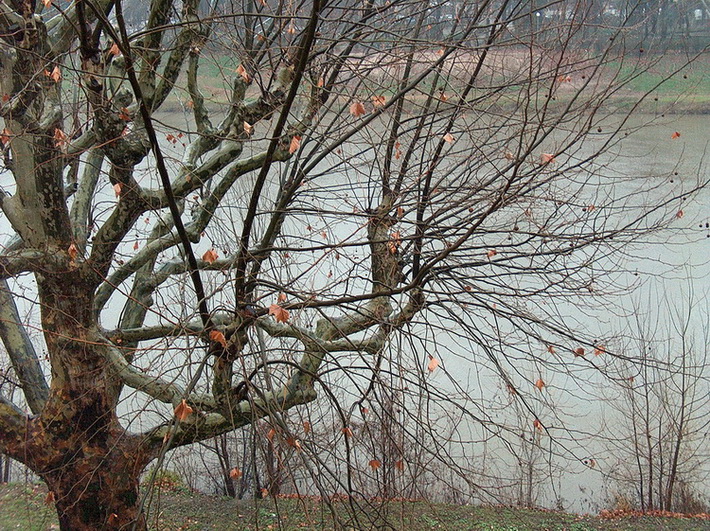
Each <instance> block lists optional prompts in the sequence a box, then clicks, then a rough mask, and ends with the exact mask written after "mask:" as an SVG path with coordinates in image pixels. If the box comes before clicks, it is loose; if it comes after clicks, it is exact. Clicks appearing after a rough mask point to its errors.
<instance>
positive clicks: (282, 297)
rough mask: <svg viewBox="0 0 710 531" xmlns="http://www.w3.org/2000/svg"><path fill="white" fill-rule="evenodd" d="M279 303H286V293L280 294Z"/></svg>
mask: <svg viewBox="0 0 710 531" xmlns="http://www.w3.org/2000/svg"><path fill="white" fill-rule="evenodd" d="M276 300H277V301H279V302H286V294H285V293H283V292H282V293H279V296H278V297H277V298H276Z"/></svg>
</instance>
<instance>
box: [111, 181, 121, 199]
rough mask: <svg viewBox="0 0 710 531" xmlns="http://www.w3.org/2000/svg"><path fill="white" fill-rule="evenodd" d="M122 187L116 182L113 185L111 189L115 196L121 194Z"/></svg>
mask: <svg viewBox="0 0 710 531" xmlns="http://www.w3.org/2000/svg"><path fill="white" fill-rule="evenodd" d="M122 188H123V186H122V185H121V183H116V184H114V185H113V191H114V192H115V194H116V197H118V196H120V195H121V189H122Z"/></svg>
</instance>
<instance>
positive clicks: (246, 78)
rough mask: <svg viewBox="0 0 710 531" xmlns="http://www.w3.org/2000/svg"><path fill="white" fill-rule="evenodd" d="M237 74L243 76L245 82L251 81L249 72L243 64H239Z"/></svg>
mask: <svg viewBox="0 0 710 531" xmlns="http://www.w3.org/2000/svg"><path fill="white" fill-rule="evenodd" d="M237 74H239V75H240V76H241V77H242V79H243V80H244V82H245V83H249V74H248V73H247V71H246V68H244V67H243V66H242V65H239V66H238V67H237Z"/></svg>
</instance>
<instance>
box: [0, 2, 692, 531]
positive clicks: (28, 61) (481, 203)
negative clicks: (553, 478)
mask: <svg viewBox="0 0 710 531" xmlns="http://www.w3.org/2000/svg"><path fill="white" fill-rule="evenodd" d="M585 5H586V4H585V3H584V2H579V3H572V4H569V3H565V4H562V3H553V4H550V5H549V6H548V7H554V6H557V8H558V9H559V10H563V11H564V16H555V17H549V18H548V17H547V16H542V17H540V16H537V17H536V16H535V15H538V14H539V13H536V12H535V10H534V9H533V6H531V5H530V4H529V3H518V2H513V1H509V0H503V1H499V2H491V1H487V0H484V1H476V2H466V1H464V2H461V3H460V6H459V7H458V8H457V11H456V13H455V14H454V15H451V16H449V15H450V14H449V13H448V11H447V10H444V9H443V7H445V6H444V4H442V3H436V2H426V1H425V2H423V3H422V2H413V1H411V0H394V1H391V2H387V3H382V2H374V1H371V0H366V1H365V2H363V3H355V2H351V1H340V0H333V1H329V0H312V1H308V2H300V3H298V2H289V3H285V2H282V3H278V4H277V3H274V2H271V1H270V0H262V1H258V2H243V3H242V2H235V3H229V4H228V3H225V2H219V3H216V2H215V3H213V4H209V5H207V4H206V5H200V4H199V2H197V1H196V0H185V1H183V2H173V1H172V0H151V2H150V6H149V10H148V14H147V18H146V19H145V21H144V23H143V24H136V23H134V24H132V25H129V24H127V23H126V22H125V18H126V17H125V15H124V9H123V6H122V3H121V1H120V0H118V1H114V0H76V1H75V2H73V3H71V4H69V5H65V4H51V3H49V2H45V3H36V2H33V1H29V0H7V1H6V0H1V1H0V38H2V40H3V47H2V49H1V50H0V61H1V63H0V65H1V69H0V95H1V96H2V102H1V103H0V106H1V107H0V115H1V116H2V119H3V122H4V128H3V130H2V136H1V137H0V141H1V142H2V151H3V161H4V170H3V173H2V179H3V181H2V182H3V184H2V186H3V190H2V195H1V196H0V206H1V207H2V212H3V213H4V220H3V223H4V224H5V225H4V226H5V227H6V228H4V229H3V230H4V231H7V232H9V234H8V238H9V239H8V241H7V242H6V243H5V245H4V246H3V248H2V251H1V252H0V275H1V276H2V285H1V286H0V296H1V297H2V304H1V305H0V336H1V337H2V340H3V342H4V345H5V347H6V349H7V355H8V357H9V360H10V362H11V364H12V367H13V371H14V378H15V379H16V380H17V382H18V383H19V385H20V387H21V389H22V391H23V393H24V400H25V404H26V407H27V409H28V410H29V412H28V411H25V410H24V409H23V404H16V403H13V402H11V401H10V400H8V399H6V398H5V397H0V449H2V451H3V452H4V453H6V454H7V455H9V456H11V457H12V458H14V459H17V460H19V461H21V462H23V463H24V464H25V465H27V466H28V467H29V468H30V469H31V470H33V471H34V472H35V473H36V474H38V475H39V476H40V477H41V478H42V479H43V480H44V481H45V482H46V484H47V485H48V487H49V489H50V492H51V495H50V496H51V498H52V499H54V501H55V503H56V507H57V510H58V514H59V521H60V525H61V528H62V529H73V530H77V529H99V528H102V529H125V528H126V527H127V526H132V527H133V528H143V527H145V525H146V521H145V517H144V516H143V506H144V501H145V498H141V497H140V496H139V475H140V473H141V471H142V470H143V469H144V468H145V467H146V466H147V465H148V464H149V463H150V462H152V461H155V460H157V463H158V465H160V464H161V463H162V461H163V459H164V457H165V455H166V452H167V451H168V450H170V449H172V448H176V447H179V446H183V445H188V444H192V443H195V442H197V441H201V440H205V439H209V438H212V437H215V436H219V435H221V434H223V433H227V432H230V431H232V430H235V429H237V428H240V427H242V426H245V425H248V424H251V423H254V422H255V421H257V420H258V419H261V418H268V420H269V422H270V423H271V425H272V426H274V427H275V429H277V428H278V436H279V437H281V438H282V440H283V441H284V442H285V444H286V445H287V446H288V447H289V448H290V451H291V452H292V454H293V455H295V456H296V457H299V458H303V460H304V465H303V466H304V467H306V468H305V469H306V470H308V471H309V472H308V473H310V474H312V477H314V478H316V477H317V478H318V481H319V482H320V483H319V484H318V485H317V486H316V488H318V489H322V493H324V494H327V492H326V487H325V485H329V486H328V487H327V488H328V489H330V488H331V487H333V488H334V487H338V488H339V490H342V491H344V492H347V493H349V494H353V493H356V492H355V490H356V489H355V488H354V487H353V482H352V475H353V474H354V471H355V470H356V469H357V467H358V466H360V465H361V464H362V463H365V466H366V467H367V463H368V462H370V463H371V462H372V460H373V459H374V457H370V456H361V458H359V459H354V458H353V455H352V454H351V453H350V439H351V437H352V436H353V435H356V434H355V433H354V432H353V429H352V428H351V427H350V423H351V420H352V418H353V415H359V414H360V412H358V411H357V409H358V408H357V405H359V406H361V407H369V406H368V405H367V404H368V403H374V404H378V403H379V404H380V405H382V406H383V407H382V408H380V410H379V412H378V414H381V415H386V414H388V413H387V411H388V408H389V407H390V406H389V404H390V403H392V401H393V400H394V399H395V398H394V397H397V398H396V399H397V400H399V401H400V402H402V403H403V404H405V408H406V409H405V410H404V413H403V414H406V415H410V416H411V418H412V420H413V422H414V425H415V426H416V428H415V429H413V430H412V431H410V432H407V433H405V435H406V436H417V437H419V438H420V440H424V439H427V443H426V444H423V445H422V450H421V451H422V452H424V453H425V454H426V455H428V456H429V457H430V459H431V460H434V461H436V462H437V463H440V464H444V463H446V462H447V461H446V459H445V456H446V455H447V449H446V445H445V441H441V440H439V439H438V437H437V432H436V429H435V426H436V425H435V422H434V421H432V420H431V418H432V417H430V416H429V413H431V411H430V409H431V408H435V407H438V406H437V405H436V404H437V403H438V404H439V405H442V404H445V403H446V404H451V405H452V407H453V408H455V409H456V410H457V412H458V413H457V414H459V415H463V416H465V417H466V418H467V419H468V420H470V421H476V422H480V426H482V430H483V431H484V432H485V434H484V435H482V436H481V437H482V439H487V438H488V437H490V436H494V435H501V434H504V433H505V432H506V428H505V427H504V426H500V425H499V424H498V423H497V422H496V420H495V418H491V417H489V416H488V413H487V410H486V409H485V408H484V407H483V406H482V403H481V402H479V401H478V400H477V399H476V398H475V396H471V395H469V394H467V393H466V392H465V390H464V389H463V388H461V387H460V386H459V384H457V379H456V378H451V379H450V381H448V382H447V383H446V384H445V385H441V384H439V383H437V384H434V383H433V381H432V377H427V374H428V373H432V374H438V373H441V372H442V371H444V370H446V367H447V362H448V363H451V364H453V360H454V359H455V358H456V356H469V355H470V356H471V359H472V360H474V361H473V362H474V363H480V366H481V371H484V370H485V371H487V372H488V373H490V374H493V375H497V377H499V378H502V379H503V381H504V382H505V386H506V387H507V388H509V389H510V390H511V391H514V392H516V396H519V397H520V400H523V397H524V396H526V395H527V394H528V393H527V390H528V388H529V389H530V390H534V389H533V384H534V378H533V379H532V380H531V376H530V375H529V374H525V373H522V372H520V369H519V367H521V363H522V362H521V360H522V359H524V360H528V361H530V360H532V361H533V362H535V363H538V362H539V363H541V364H544V365H549V366H550V367H551V368H554V369H556V370H562V371H568V370H570V369H569V367H568V365H569V364H568V362H569V360H570V359H571V360H572V362H574V363H582V362H584V359H585V358H584V357H583V354H584V352H585V351H586V352H591V351H592V350H593V348H594V347H595V343H594V341H593V340H592V339H591V338H584V337H581V335H580V334H577V333H575V332H574V330H573V329H572V328H571V327H569V326H566V325H565V323H564V322H562V320H561V319H560V318H559V316H558V315H556V311H555V310H554V308H551V307H550V306H547V307H545V306H543V305H541V301H546V300H549V298H551V297H564V296H567V295H570V296H572V297H574V298H575V299H576V300H579V298H580V297H592V296H595V294H596V293H598V292H603V291H604V287H605V284H604V271H607V270H609V269H614V268H615V264H613V263H612V262H611V261H610V260H609V259H608V258H607V256H610V255H612V254H613V252H614V251H617V250H618V249H620V248H621V247H622V246H623V245H624V244H625V243H626V242H628V241H630V240H632V239H633V238H635V237H636V236H638V235H639V234H642V233H645V232H646V231H649V230H652V229H654V228H657V227H660V226H662V225H664V224H665V223H667V222H669V221H674V220H675V219H676V213H677V212H678V211H679V210H680V208H681V201H682V199H683V198H684V197H685V195H686V194H688V193H690V192H691V190H690V189H685V190H681V191H678V189H677V188H675V189H672V190H670V189H666V188H663V187H662V186H661V185H659V184H657V183H655V184H654V183H653V182H649V181H639V182H636V181H629V182H621V181H622V179H620V178H618V176H616V175H615V174H614V173H613V172H611V171H608V172H607V171H605V168H607V167H608V166H607V165H608V164H609V163H610V159H609V158H604V153H605V152H607V151H608V150H609V149H610V148H613V147H614V146H616V145H617V142H618V138H619V133H620V132H622V131H626V130H627V124H626V118H627V116H626V115H624V116H621V117H618V116H617V117H616V118H613V117H609V116H608V114H607V112H606V111H605V107H604V104H605V102H606V101H607V100H608V99H609V98H610V97H612V96H613V95H614V94H615V92H616V91H618V90H619V88H620V87H623V86H624V84H625V83H626V82H628V81H629V80H630V79H633V78H634V77H635V76H638V75H639V74H640V73H642V72H643V70H644V69H645V68H646V67H647V64H646V63H640V62H638V61H636V62H632V63H631V64H630V66H629V68H624V69H621V68H619V65H620V64H622V63H623V60H624V58H625V56H627V52H630V51H631V50H632V48H631V47H632V46H633V44H632V43H633V40H634V38H635V37H634V33H633V31H632V30H627V28H626V19H620V20H619V21H618V22H617V23H615V25H614V26H610V27H607V28H605V30H606V32H607V33H606V34H605V35H604V37H603V39H602V40H601V41H598V42H596V44H597V45H598V46H596V48H595V47H594V46H591V44H594V43H592V42H591V41H580V38H581V36H582V33H581V32H580V31H579V30H580V28H582V27H583V26H584V24H585V22H586V21H587V17H588V16H589V12H588V10H587V9H586V8H585ZM447 9H448V8H447ZM594 16H596V15H594ZM430 17H433V18H431V19H430ZM430 21H434V22H433V23H434V24H436V25H437V28H432V27H430V26H431V24H430ZM439 35H441V37H438V36H439ZM607 35H609V36H610V38H607ZM434 38H436V39H437V40H433V39H434ZM627 40H628V41H627ZM595 49H597V50H599V51H592V50H595ZM582 50H584V51H582ZM645 97H646V94H640V95H638V101H637V102H636V103H639V102H641V101H642V100H643V99H644V98H645ZM168 110H172V111H174V112H173V113H168V112H167V111H168ZM697 184H698V185H699V184H701V183H697ZM689 188H693V186H691V187H689ZM651 191H653V193H654V194H655V195H654V199H653V201H652V202H648V201H646V200H644V198H647V197H648V196H647V195H644V194H648V193H650V192H651ZM543 304H544V302H543ZM21 310H22V312H21ZM25 310H27V312H29V313H28V317H27V318H21V317H20V316H21V314H23V313H24V311H25ZM33 329H38V330H41V333H42V339H41V340H39V341H37V342H33V341H32V340H31V339H30V335H29V333H28V330H33ZM444 335H447V337H450V338H451V342H449V343H446V342H443V341H442V337H443V336H444ZM437 338H438V339H439V341H438V342H437V341H436V339H437ZM395 339H397V340H398V341H401V342H402V343H401V345H402V346H403V348H399V349H397V350H396V351H395V350H393V349H392V348H391V346H392V342H393V341H394V340H395ZM437 345H438V346H437ZM531 346H534V348H531ZM436 349H438V350H436ZM573 351H574V352H576V353H577V356H576V357H574V356H573ZM541 352H545V353H546V354H545V356H547V357H546V358H545V359H542V357H541V356H542V355H541V354H540V353H541ZM44 353H46V355H45V354H44ZM445 358H446V359H445ZM585 363H586V364H587V365H588V366H593V365H594V362H593V361H591V360H590V361H586V362H585ZM427 367H428V368H429V371H427ZM437 371H438V372H437ZM388 374H391V375H396V376H397V378H395V379H391V380H390V379H388V377H386V375H388ZM451 376H454V375H453V374H451ZM392 381H397V382H400V383H401V386H402V387H401V389H398V390H394V391H396V392H394V391H393V392H392V393H391V394H390V395H389V396H387V395H385V396H382V397H380V396H379V395H378V393H377V392H376V391H377V386H378V385H385V386H386V384H387V382H392ZM373 382H375V383H377V385H374V384H373ZM398 385H399V384H398ZM319 394H320V395H321V396H323V397H324V398H326V399H327V400H328V403H329V404H330V405H331V406H332V408H333V411H335V415H334V418H335V419H336V421H337V425H336V429H335V430H333V432H332V433H334V434H335V435H334V436H333V437H334V438H333V440H332V441H331V447H337V448H340V449H341V450H342V454H339V455H343V456H344V457H343V458H342V461H338V463H337V465H328V464H324V463H323V462H322V461H319V459H320V457H321V454H320V452H319V451H316V446H313V447H310V446H309V444H307V443H306V440H307V439H308V437H307V435H308V433H307V430H306V429H305V424H302V423H299V424H298V425H300V426H301V428H300V431H298V432H296V431H294V425H293V423H292V422H291V421H289V419H288V417H287V416H285V415H284V414H283V413H284V412H285V411H287V410H289V409H291V408H294V407H295V406H303V407H304V410H306V409H305V408H306V404H309V403H311V402H312V401H314V400H315V399H316V398H317V396H318V395H319ZM353 404H355V406H353ZM409 408H412V409H414V408H418V410H417V411H414V410H411V409H409ZM526 408H527V410H528V411H529V412H530V415H531V417H530V422H531V423H532V422H533V420H534V422H535V426H536V429H540V430H543V429H545V428H546V426H547V424H546V422H545V419H544V418H543V419H537V418H536V414H535V410H534V408H535V405H534V402H530V403H529V404H528V406H526ZM383 418H386V417H383ZM289 422H291V423H290V424H289ZM383 433H384V432H383ZM315 444H316V443H314V445H315ZM387 444H389V443H387ZM338 451H339V452H340V450H338ZM387 452H388V455H389V454H392V452H391V451H390V450H389V449H388V450H387ZM368 457H369V458H370V459H369V460H368ZM306 458H309V459H311V461H310V462H309V461H307V460H306ZM388 459H389V458H388ZM420 459H422V462H426V459H424V458H423V457H422V456H421V455H420ZM309 463H310V464H309ZM395 463H396V460H395ZM387 464H388V466H391V465H392V464H391V463H389V462H388V463H387ZM371 468H377V467H374V466H372V467H371ZM366 470H367V468H366ZM452 474H455V472H452ZM441 477H442V478H443V477H444V476H443V475H442V476H441ZM440 479H441V478H440ZM461 480H462V481H466V482H469V483H471V484H474V483H475V479H472V478H471V477H468V478H462V479H461ZM442 481H444V479H442ZM446 481H448V480H446ZM328 482H330V483H328ZM331 492H332V490H331Z"/></svg>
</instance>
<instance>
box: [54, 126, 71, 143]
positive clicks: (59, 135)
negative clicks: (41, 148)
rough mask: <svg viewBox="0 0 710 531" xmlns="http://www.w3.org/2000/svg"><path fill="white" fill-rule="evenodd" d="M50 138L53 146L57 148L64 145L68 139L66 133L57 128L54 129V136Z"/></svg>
mask: <svg viewBox="0 0 710 531" xmlns="http://www.w3.org/2000/svg"><path fill="white" fill-rule="evenodd" d="M52 138H54V147H57V148H62V147H64V146H65V145H66V143H67V140H68V138H67V134H66V133H65V132H64V131H62V130H61V129H59V128H56V129H55V130H54V136H53V137H52Z"/></svg>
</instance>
